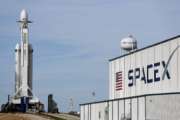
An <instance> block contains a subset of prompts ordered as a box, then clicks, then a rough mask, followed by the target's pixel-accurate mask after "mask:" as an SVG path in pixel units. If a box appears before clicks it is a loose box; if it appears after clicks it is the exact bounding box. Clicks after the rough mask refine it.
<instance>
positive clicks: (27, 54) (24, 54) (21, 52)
mask: <svg viewBox="0 0 180 120" xmlns="http://www.w3.org/2000/svg"><path fill="white" fill-rule="evenodd" d="M18 22H19V23H20V31H21V44H17V45H16V48H15V60H16V65H15V67H16V70H15V96H14V97H15V98H20V97H30V98H32V97H33V93H32V60H33V59H32V57H33V54H32V53H33V49H32V45H31V44H29V35H28V23H31V21H29V20H28V13H27V12H26V10H22V11H21V14H20V20H19V21H18Z"/></svg>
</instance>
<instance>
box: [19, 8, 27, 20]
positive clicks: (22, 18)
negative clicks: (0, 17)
mask: <svg viewBox="0 0 180 120" xmlns="http://www.w3.org/2000/svg"><path fill="white" fill-rule="evenodd" d="M20 21H28V13H27V11H26V10H25V9H23V10H22V11H21V14H20Z"/></svg>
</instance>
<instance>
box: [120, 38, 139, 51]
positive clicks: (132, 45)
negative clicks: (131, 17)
mask: <svg viewBox="0 0 180 120" xmlns="http://www.w3.org/2000/svg"><path fill="white" fill-rule="evenodd" d="M121 48H122V49H124V50H127V51H130V50H133V49H136V48H137V41H136V39H135V38H134V37H133V36H132V35H129V36H128V37H125V38H123V39H122V40H121Z"/></svg>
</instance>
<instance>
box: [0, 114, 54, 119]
mask: <svg viewBox="0 0 180 120" xmlns="http://www.w3.org/2000/svg"><path fill="white" fill-rule="evenodd" d="M0 120H52V119H50V118H47V117H46V118H45V117H42V116H38V115H32V114H22V113H0Z"/></svg>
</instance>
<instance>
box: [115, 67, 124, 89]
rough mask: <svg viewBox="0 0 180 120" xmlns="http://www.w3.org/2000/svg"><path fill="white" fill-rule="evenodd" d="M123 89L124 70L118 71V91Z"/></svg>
mask: <svg viewBox="0 0 180 120" xmlns="http://www.w3.org/2000/svg"><path fill="white" fill-rule="evenodd" d="M122 89H123V81H122V71H120V72H117V73H116V91H119V90H122Z"/></svg>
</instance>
